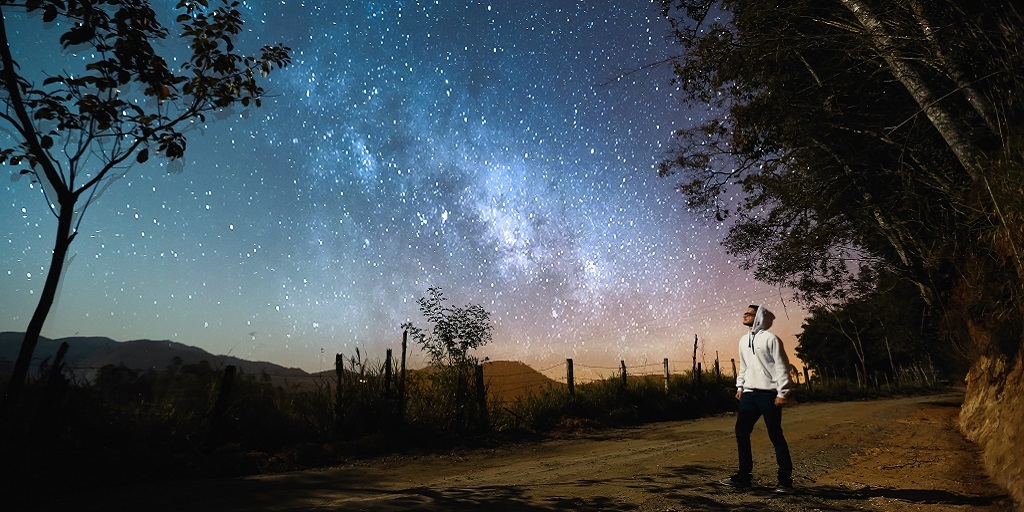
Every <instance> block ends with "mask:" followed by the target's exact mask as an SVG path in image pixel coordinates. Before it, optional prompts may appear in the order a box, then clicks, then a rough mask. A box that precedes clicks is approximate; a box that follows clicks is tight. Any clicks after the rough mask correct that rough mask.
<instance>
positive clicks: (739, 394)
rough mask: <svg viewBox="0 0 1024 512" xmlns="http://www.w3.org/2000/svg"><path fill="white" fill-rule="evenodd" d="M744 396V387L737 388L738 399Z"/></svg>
mask: <svg viewBox="0 0 1024 512" xmlns="http://www.w3.org/2000/svg"><path fill="white" fill-rule="evenodd" d="M742 397H743V390H742V389H737V390H736V400H739V399H740V398H742Z"/></svg>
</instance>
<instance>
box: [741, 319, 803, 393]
mask: <svg viewBox="0 0 1024 512" xmlns="http://www.w3.org/2000/svg"><path fill="white" fill-rule="evenodd" d="M774 319H775V315H773V314H772V312H771V311H768V310H767V309H766V308H764V307H758V308H757V314H756V315H755V316H754V324H753V325H752V326H750V332H749V333H748V334H745V335H743V337H742V338H740V342H739V352H740V370H739V373H737V374H736V388H737V389H738V390H740V391H743V392H747V391H752V390H755V389H763V390H775V392H776V393H777V394H778V396H779V397H781V398H785V397H786V395H788V394H789V388H790V383H789V359H788V358H787V357H786V350H785V348H784V347H783V346H782V340H780V339H779V337H778V336H776V335H774V334H772V333H771V332H769V331H768V328H770V327H771V326H772V321H773V320H774Z"/></svg>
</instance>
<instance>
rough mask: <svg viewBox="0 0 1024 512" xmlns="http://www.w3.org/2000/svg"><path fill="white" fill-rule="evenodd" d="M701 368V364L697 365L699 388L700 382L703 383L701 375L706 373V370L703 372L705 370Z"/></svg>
mask: <svg viewBox="0 0 1024 512" xmlns="http://www.w3.org/2000/svg"><path fill="white" fill-rule="evenodd" d="M700 366H701V363H697V385H698V386H699V385H700V381H701V374H702V373H704V370H703V369H701V367H700Z"/></svg>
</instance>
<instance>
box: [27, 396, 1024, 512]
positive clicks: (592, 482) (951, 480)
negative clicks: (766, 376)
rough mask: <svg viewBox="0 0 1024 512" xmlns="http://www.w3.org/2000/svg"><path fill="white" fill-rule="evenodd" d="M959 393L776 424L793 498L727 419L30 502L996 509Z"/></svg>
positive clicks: (46, 505)
mask: <svg viewBox="0 0 1024 512" xmlns="http://www.w3.org/2000/svg"><path fill="white" fill-rule="evenodd" d="M962 399H963V395H962V394H956V393H954V394H946V395H942V396H932V397H914V398H900V399H891V400H879V401H870V402H846V403H827V404H805V405H801V406H798V407H795V408H793V409H788V410H787V411H786V412H785V418H784V420H783V424H784V428H785V430H786V436H787V438H788V440H789V442H790V446H791V449H792V453H793V459H794V463H795V467H796V474H795V480H796V482H795V483H796V487H797V492H796V493H795V494H793V495H787V496H778V495H775V494H773V493H772V492H771V490H772V487H773V486H774V484H775V481H774V453H773V451H772V447H771V444H770V443H769V442H768V440H767V435H766V434H765V431H764V428H763V425H760V424H759V425H758V427H757V428H756V430H755V432H754V446H753V448H754V457H755V475H754V476H755V483H756V485H755V487H754V488H753V489H750V490H747V491H735V490H733V489H731V488H728V487H725V486H723V485H721V484H720V483H718V482H719V481H720V480H721V479H723V478H725V477H726V476H728V475H729V474H730V473H731V472H732V471H733V470H734V468H735V458H736V446H735V440H734V437H733V433H732V430H733V424H734V416H733V415H731V414H730V415H723V416H718V417H713V418H706V419H701V420H694V421H681V422H667V423H661V424H654V425H647V426H643V427H638V428H631V429H621V430H609V431H604V432H599V433H597V434H591V435H587V436H573V437H566V438H564V439H556V440H550V441H544V442H536V443H523V444H518V445H514V446H502V447H498V448H492V449H479V450H470V451H463V452H456V453H449V454H440V455H438V454H433V455H403V456H395V457H388V458H383V459H372V460H359V461H351V462H349V463H346V464H343V465H340V466H337V467H333V468H327V469H322V470H316V471H303V472H294V473H287V474H277V475H263V476H256V477H247V478H237V479H223V480H201V481H200V480H196V481H179V482H162V483H153V484H148V485H145V486H137V485H131V486H129V485H121V486H119V485H117V483H116V482H111V484H110V485H109V486H104V487H93V488H89V489H84V490H79V491H76V492H65V493H63V494H57V493H52V492H50V493H41V494H40V495H39V496H40V497H39V499H38V500H37V501H35V504H37V505H38V506H39V508H38V509H39V510H52V511H58V510H74V511H76V512H85V511H91V510H104V511H106V510H118V509H122V510H145V511H147V512H158V511H165V510H166V511H172V510H173V511H180V510H189V511H205V510H209V511H217V512H226V511H233V510H245V511H310V510H324V511H326V510H338V511H341V510H344V511H346V512H348V511H353V512H358V511H399V512H400V511H413V510H417V511H454V512H459V511H480V510H487V511H516V512H523V511H525V512H559V511H607V512H671V511H708V512H719V511H731V510H762V511H769V512H772V511H777V512H783V511H785V512H810V511H848V510H873V511H882V512H895V511H907V510H910V511H918V512H1004V511H1006V510H1009V509H1010V507H1011V506H1012V502H1011V501H1010V499H1009V496H1007V494H1006V493H1005V491H1004V490H1002V489H1001V488H1000V487H997V486H995V485H993V484H992V483H991V482H990V481H989V480H988V478H987V477H986V476H985V473H984V471H983V469H982V467H981V465H980V463H979V461H978V456H979V454H978V451H977V450H976V449H975V447H974V445H972V444H971V443H969V442H968V441H967V440H966V439H964V437H963V436H962V435H961V434H960V432H959V431H958V430H957V427H956V419H957V416H958V413H959V411H960V408H959V406H960V404H961V401H962Z"/></svg>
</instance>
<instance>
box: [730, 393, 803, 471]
mask: <svg viewBox="0 0 1024 512" xmlns="http://www.w3.org/2000/svg"><path fill="white" fill-rule="evenodd" d="M775 396H776V393H775V391H763V390H759V389H756V390H753V391H748V392H746V393H743V395H742V396H741V398H740V408H739V412H738V413H737V414H736V445H737V446H738V447H739V454H740V470H739V472H738V473H737V474H736V476H737V478H741V479H744V480H748V481H749V480H750V478H751V476H750V473H751V471H753V469H754V456H753V455H752V454H751V452H750V433H751V432H752V431H753V430H754V425H755V424H756V423H757V420H758V418H760V417H762V416H764V425H765V427H767V428H768V438H769V439H771V440H772V445H774V446H775V461H776V462H777V463H778V464H779V483H780V484H783V485H793V460H792V459H790V458H789V445H788V444H786V438H785V437H784V436H783V435H782V408H781V407H776V406H775Z"/></svg>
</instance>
